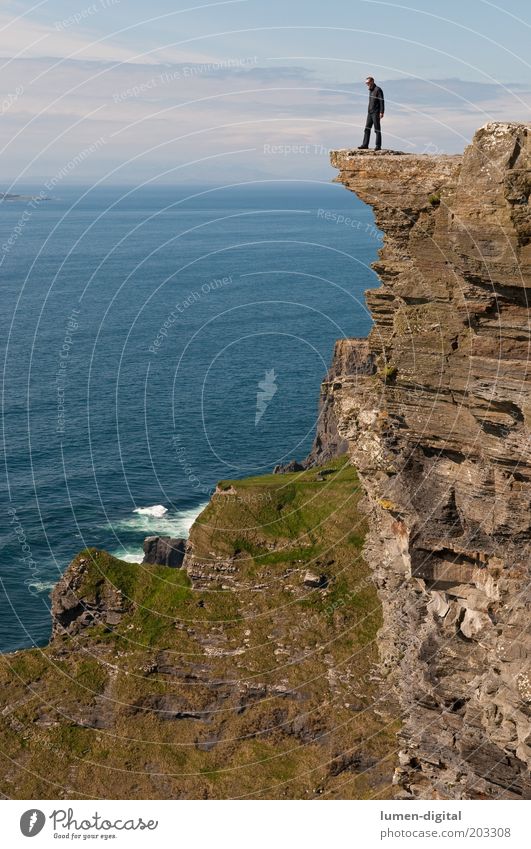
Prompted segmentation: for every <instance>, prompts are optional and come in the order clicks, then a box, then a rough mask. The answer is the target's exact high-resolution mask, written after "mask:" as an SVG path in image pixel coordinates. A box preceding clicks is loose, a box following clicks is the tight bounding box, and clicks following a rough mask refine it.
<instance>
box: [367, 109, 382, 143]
mask: <svg viewBox="0 0 531 849" xmlns="http://www.w3.org/2000/svg"><path fill="white" fill-rule="evenodd" d="M373 126H374V132H375V133H376V147H381V146H382V133H381V130H380V113H379V112H367V121H366V123H365V135H364V136H363V146H364V147H369V139H370V137H371V128H372V127H373Z"/></svg>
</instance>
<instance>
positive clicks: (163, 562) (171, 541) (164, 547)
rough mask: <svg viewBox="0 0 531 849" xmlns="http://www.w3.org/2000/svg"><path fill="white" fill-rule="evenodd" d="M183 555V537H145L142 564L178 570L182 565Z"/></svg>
mask: <svg viewBox="0 0 531 849" xmlns="http://www.w3.org/2000/svg"><path fill="white" fill-rule="evenodd" d="M185 554H186V539H184V538H183V537H175V538H174V537H146V538H145V540H144V559H143V561H142V563H151V564H153V565H154V566H171V567H172V568H173V569H179V568H180V567H181V566H182V565H183V561H184V556H185Z"/></svg>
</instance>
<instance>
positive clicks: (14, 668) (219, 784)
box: [0, 458, 396, 799]
mask: <svg viewBox="0 0 531 849" xmlns="http://www.w3.org/2000/svg"><path fill="white" fill-rule="evenodd" d="M220 487H221V488H222V490H223V489H224V490H225V491H226V493H227V494H220V495H216V496H214V498H213V499H212V500H211V502H210V504H209V505H208V507H207V508H206V509H205V510H204V511H203V513H202V514H201V516H200V517H198V520H197V521H196V523H195V524H194V526H193V528H192V530H191V535H190V539H191V543H192V545H193V551H194V557H195V560H196V561H197V562H198V563H200V564H201V563H202V564H204V566H205V569H206V572H207V573H209V572H210V573H211V577H212V581H211V585H210V584H209V585H207V587H206V588H205V587H202V588H201V587H198V586H195V587H192V586H191V582H190V579H189V577H188V575H187V573H186V572H185V571H184V570H182V569H170V568H168V567H165V566H151V565H149V566H145V565H138V564H131V563H126V562H124V561H120V560H117V559H116V558H114V557H112V556H111V555H109V554H107V553H106V552H102V551H97V550H94V549H88V550H85V551H84V552H82V553H81V554H80V555H78V557H77V558H76V562H77V563H79V561H80V560H85V564H84V571H83V572H82V575H81V584H80V587H79V589H78V591H77V592H78V596H82V597H83V598H84V599H86V601H87V602H89V603H90V604H97V603H98V602H99V601H101V600H104V599H108V598H109V597H114V598H115V597H116V591H120V592H121V593H122V599H123V616H122V619H121V621H120V622H118V623H117V624H106V623H105V622H99V623H98V624H94V625H92V626H89V627H86V628H84V629H83V630H82V631H81V632H80V633H79V634H77V635H75V636H72V637H64V638H59V639H57V640H55V641H54V642H53V643H52V644H51V645H50V646H49V647H47V648H45V649H44V650H30V651H23V652H18V653H15V654H14V655H8V656H5V657H4V658H3V662H2V663H1V664H0V693H1V694H2V695H0V717H1V720H2V721H1V722H0V751H1V752H3V756H4V758H5V760H4V761H3V763H2V764H1V767H0V792H2V793H4V794H5V795H7V796H9V797H14V798H50V797H52V798H82V797H83V796H84V795H88V796H90V797H95V798H235V797H238V796H240V795H247V796H251V797H256V798H260V797H263V798H300V799H303V798H311V797H313V796H314V794H315V793H316V788H318V787H319V786H320V784H321V783H322V782H325V783H326V787H327V794H328V795H329V796H331V797H336V798H365V797H369V796H371V795H373V794H374V793H375V792H376V793H381V794H382V795H383V796H386V795H389V794H390V793H391V792H392V791H391V790H390V789H389V782H388V778H387V776H388V774H389V769H388V767H385V760H386V758H389V757H392V752H393V749H394V734H395V732H396V724H395V725H390V724H389V723H388V722H387V720H382V719H381V715H380V716H379V715H378V714H377V713H375V712H372V711H371V710H370V705H371V699H373V698H375V697H376V696H375V692H376V691H373V690H372V689H371V688H372V687H373V684H372V683H371V680H372V679H371V674H372V670H373V668H374V664H375V663H376V660H377V655H376V644H375V636H376V633H377V631H378V628H379V627H380V624H381V612H380V607H379V604H378V601H377V597H376V592H375V589H374V587H373V585H372V583H371V581H370V580H368V578H367V576H368V569H367V566H366V564H365V563H364V561H363V557H362V555H361V548H362V545H363V542H364V536H365V520H364V518H363V517H362V516H361V515H360V513H359V512H358V507H357V505H358V500H359V497H360V494H361V493H360V487H359V482H358V478H357V474H356V471H355V469H354V468H353V467H352V466H351V465H349V464H348V462H347V461H346V459H345V458H341V459H339V460H336V461H334V462H331V463H328V464H327V465H326V466H325V467H323V468H321V469H310V470H308V471H305V472H303V473H293V474H288V475H265V476H262V477H254V478H247V479H245V480H234V481H223V482H222V483H221V484H220ZM227 564H229V565H230V566H231V570H232V571H231V570H229V571H228V572H227V573H223V572H221V573H220V576H219V577H218V571H217V570H218V568H221V567H224V566H226V565H227ZM307 569H309V570H311V571H312V572H314V573H316V574H317V575H324V576H325V578H326V582H327V583H326V587H325V588H323V589H319V588H312V587H308V586H307V585H306V584H305V582H304V581H305V574H306V570H307ZM224 575H225V576H224ZM231 580H232V581H234V584H233V585H232V586H231V587H230V588H227V587H226V586H225V582H226V581H231ZM257 587H258V588H261V587H263V589H257ZM242 646H244V647H245V650H244V651H241V647H242ZM218 648H220V649H221V650H222V651H221V654H219V655H218V654H216V652H217V650H218ZM224 652H225V653H224ZM163 657H164V658H166V659H161V658H163ZM153 663H156V664H161V663H162V664H163V665H166V666H168V667H169V671H166V672H160V671H157V672H156V673H152V672H151V671H150V670H151V668H152V665H153ZM171 669H174V670H177V672H175V671H174V672H172V671H171ZM330 675H332V679H330ZM197 676H199V677H197ZM205 676H206V678H207V680H208V682H211V683H210V684H209V683H207V684H205V683H204V680H203V679H204V677H205ZM330 681H332V684H331V683H330ZM231 682H232V684H231ZM254 685H256V686H269V687H272V688H274V687H275V686H278V685H281V686H282V687H284V688H285V687H287V688H288V689H289V688H293V692H294V693H296V694H297V697H296V698H293V699H291V698H284V697H282V696H278V697H275V696H274V695H269V696H268V697H267V698H265V699H260V698H257V699H256V701H254V700H253V701H252V703H249V704H247V705H246V706H245V707H244V708H242V707H241V706H240V705H239V702H238V699H239V698H240V696H241V693H242V692H246V687H248V686H254ZM160 698H164V699H170V702H171V700H174V701H175V700H176V701H177V703H178V704H182V705H183V706H184V708H185V709H186V710H188V711H192V712H193V711H198V712H199V713H200V712H201V711H203V710H210V709H211V710H213V713H212V715H211V717H210V718H209V719H208V720H206V721H205V722H202V721H200V720H198V719H193V718H191V719H173V720H168V719H164V718H161V717H160V715H159V714H158V713H157V711H156V710H155V711H153V710H152V709H150V708H149V705H150V704H152V703H153V699H155V700H156V699H160ZM353 701H355V702H356V703H357V705H356V706H355V707H354V709H353V708H352V705H351V703H352V702H353ZM213 704H214V707H213V708H212V705H213ZM146 705H147V709H145V706H146ZM331 716H332V717H333V720H332V723H331V725H329V722H330V717H331ZM285 725H286V726H287V727H288V728H290V727H291V726H292V725H293V728H295V729H296V728H297V727H299V726H300V728H301V729H302V730H301V731H293V730H292V731H291V732H289V733H287V734H285V733H283V728H284V726H285ZM328 727H330V730H329V731H327V735H328V736H325V737H324V738H322V739H321V740H319V739H316V740H315V741H313V739H312V736H311V735H312V733H313V732H314V730H315V732H316V733H318V732H319V729H320V728H328ZM269 728H272V729H273V730H272V731H268V729H269ZM210 736H213V737H214V738H219V741H220V742H219V743H218V744H216V745H215V746H214V747H213V748H212V750H210V749H208V750H205V749H201V748H200V747H199V746H198V741H199V740H203V739H206V738H209V737H210ZM358 747H359V748H362V749H363V751H364V752H365V754H367V756H368V757H369V758H371V759H373V760H374V762H375V763H377V764H379V763H380V762H382V763H384V766H382V767H380V766H376V767H375V768H374V770H373V771H372V772H371V771H370V770H369V773H368V774H367V775H366V774H365V773H364V772H363V771H362V772H361V774H360V775H358V774H356V772H349V771H348V770H347V771H346V772H345V773H342V774H340V775H338V776H337V778H334V777H331V776H330V774H329V772H328V764H329V762H330V759H331V758H333V757H335V756H336V755H337V754H340V753H341V752H346V751H351V750H352V749H356V748H358ZM374 782H376V785H375V784H374ZM380 787H381V790H379V789H378V788H380ZM375 788H376V789H375Z"/></svg>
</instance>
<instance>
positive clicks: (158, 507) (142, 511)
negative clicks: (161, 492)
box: [133, 504, 168, 519]
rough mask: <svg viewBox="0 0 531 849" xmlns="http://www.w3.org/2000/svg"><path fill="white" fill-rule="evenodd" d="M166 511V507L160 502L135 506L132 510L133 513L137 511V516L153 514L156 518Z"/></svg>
mask: <svg viewBox="0 0 531 849" xmlns="http://www.w3.org/2000/svg"><path fill="white" fill-rule="evenodd" d="M167 512H168V508H167V507H164V506H163V505H162V504H154V505H153V507H137V508H136V509H135V510H133V513H138V515H139V516H155V518H156V519H160V518H161V517H162V516H165V515H166V513H167Z"/></svg>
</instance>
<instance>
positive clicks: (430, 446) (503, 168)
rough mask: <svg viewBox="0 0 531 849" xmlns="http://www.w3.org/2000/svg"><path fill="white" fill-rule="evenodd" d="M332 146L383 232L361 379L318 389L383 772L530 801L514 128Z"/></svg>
mask: <svg viewBox="0 0 531 849" xmlns="http://www.w3.org/2000/svg"><path fill="white" fill-rule="evenodd" d="M331 160H332V164H333V165H334V166H335V167H336V168H337V169H338V170H339V176H338V177H337V181H338V182H341V183H343V184H344V185H345V186H346V188H347V189H349V190H351V191H353V192H355V193H356V195H358V197H359V198H361V200H363V201H364V202H365V203H367V204H369V205H370V206H371V207H372V208H373V210H374V215H375V219H376V224H377V226H378V227H379V228H380V229H381V230H382V231H383V233H384V243H383V247H382V249H381V251H380V256H379V260H378V261H377V262H376V263H374V268H375V270H376V271H377V273H378V275H379V277H380V279H381V283H382V285H381V288H379V289H377V290H374V291H369V292H368V293H367V301H368V305H369V308H370V310H371V312H372V316H373V319H374V327H373V329H372V331H371V333H370V336H369V338H368V350H369V356H370V357H371V358H372V361H373V362H375V363H376V374H374V375H366V376H360V375H359V374H358V375H357V376H356V378H355V379H352V380H350V381H349V379H348V378H346V379H344V380H343V381H342V386H341V389H340V391H338V392H336V393H335V395H334V404H335V414H336V417H337V422H338V430H339V433H340V435H341V436H342V437H343V438H344V439H346V440H348V443H349V446H350V447H349V450H350V454H351V457H352V461H353V463H354V464H355V465H356V467H357V468H358V470H359V473H360V476H361V481H362V484H363V487H364V489H365V492H366V495H367V499H366V500H367V504H368V508H367V509H368V511H369V514H370V520H369V528H370V531H369V536H368V541H367V543H366V547H365V553H366V557H367V559H368V561H369V562H370V564H371V565H372V567H373V570H374V574H375V578H376V582H377V586H378V590H379V594H380V598H381V601H382V604H383V609H384V626H383V629H382V631H381V640H380V643H381V654H382V659H383V666H384V668H385V670H386V674H387V677H388V681H389V684H390V688H391V690H392V691H394V692H395V693H396V694H397V696H398V698H399V700H400V704H401V707H402V710H403V713H404V726H403V729H402V731H401V752H400V756H399V760H400V766H399V767H398V768H397V770H396V773H395V781H396V782H397V783H398V784H399V785H400V786H401V788H402V792H403V795H404V796H406V797H418V798H510V799H516V798H522V797H524V798H529V797H530V796H531V783H530V780H529V765H530V763H531V748H530V742H531V735H530V723H529V716H530V709H531V683H530V674H531V672H530V663H529V658H530V656H531V640H530V639H529V634H528V633H527V634H526V629H527V628H528V625H529V616H528V614H529V608H530V598H529V562H530V553H531V510H530V506H531V453H530V450H529V447H530V446H529V440H530V436H531V402H530V400H529V399H530V397H531V366H530V342H531V337H530V322H529V318H530V314H529V301H528V298H529V296H530V295H531V274H530V262H531V245H530V232H531V216H530V212H529V194H530V188H531V176H530V127H529V125H525V124H520V123H509V124H505V123H504V124H501V123H491V124H487V125H486V126H485V127H483V128H481V129H480V130H478V132H477V133H476V135H475V137H474V139H473V142H472V144H471V145H470V146H469V147H468V148H467V149H466V150H465V152H464V154H463V156H443V155H440V156H428V155H415V154H396V153H394V152H382V153H380V154H377V155H375V154H373V153H372V152H369V151H363V152H361V151H348V150H339V151H335V152H333V153H332V156H331Z"/></svg>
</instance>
